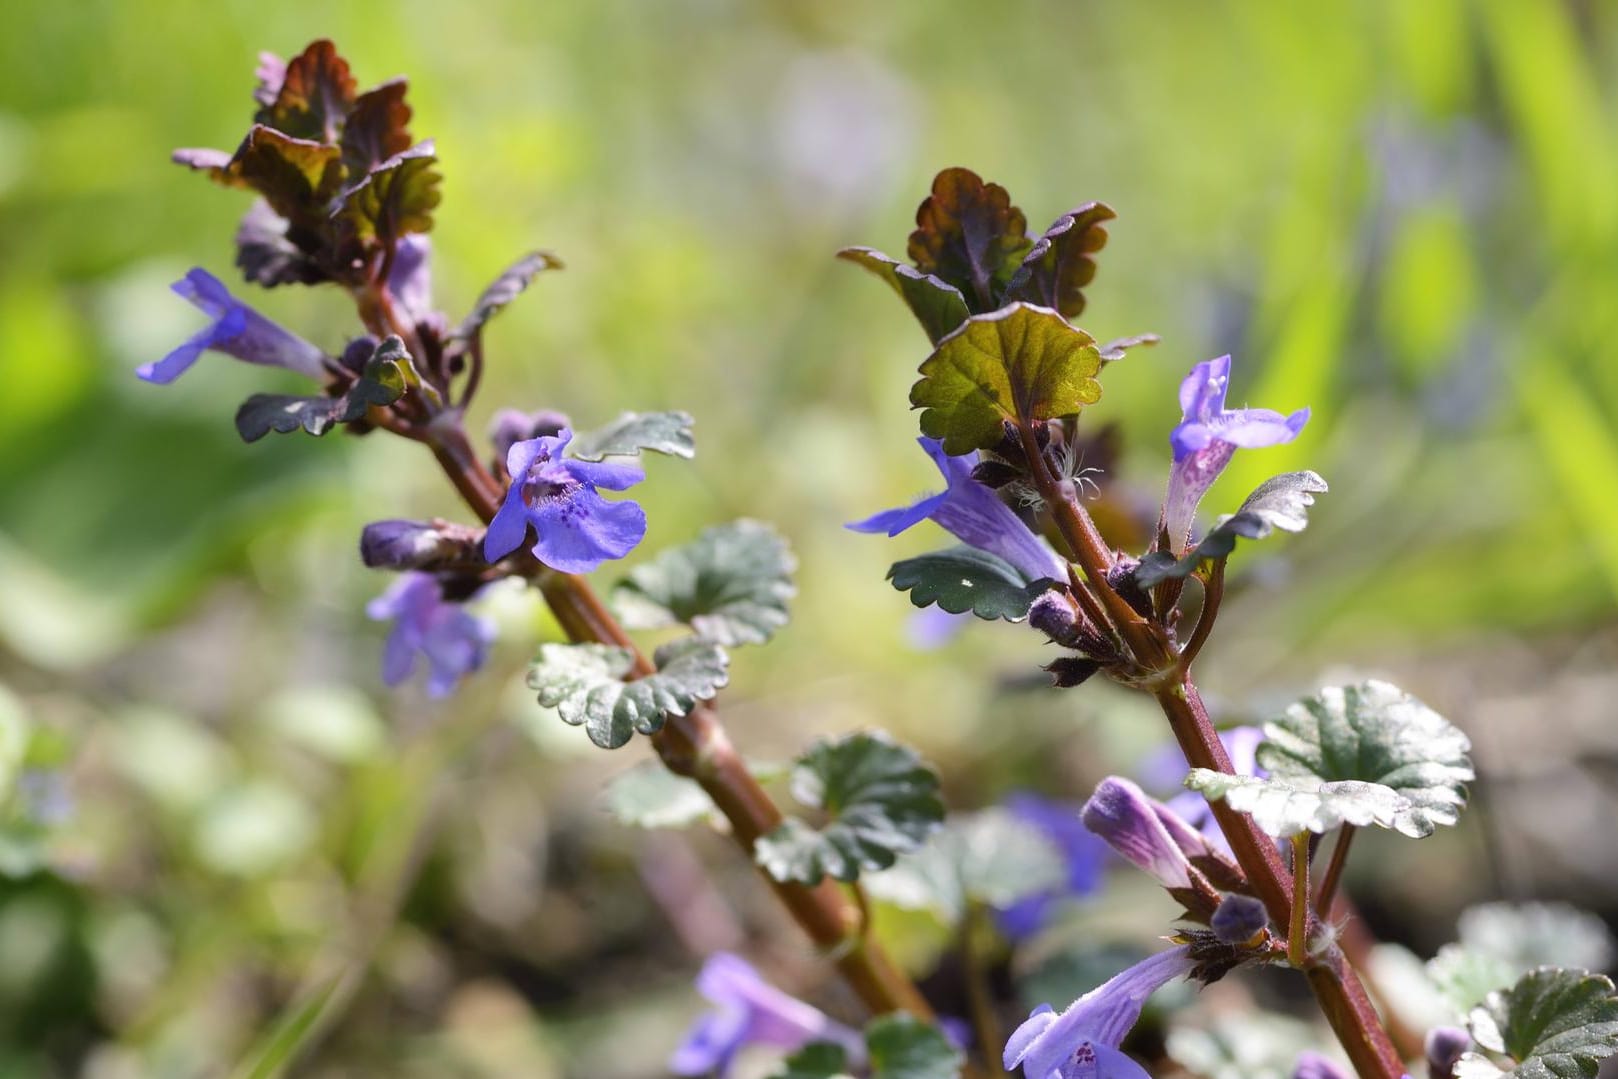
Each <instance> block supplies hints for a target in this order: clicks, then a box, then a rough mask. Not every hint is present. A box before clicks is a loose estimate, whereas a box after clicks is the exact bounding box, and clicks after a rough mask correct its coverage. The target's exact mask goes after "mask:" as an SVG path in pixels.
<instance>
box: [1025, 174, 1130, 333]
mask: <svg viewBox="0 0 1618 1079" xmlns="http://www.w3.org/2000/svg"><path fill="white" fill-rule="evenodd" d="M1117 216H1118V215H1117V214H1115V213H1113V212H1112V207H1110V206H1108V205H1107V204H1106V203H1104V202H1087V203H1085V204H1084V205H1083V206H1080V207H1079V208H1078V209H1076V210H1069V211H1068V212H1067V213H1065V214H1063V215H1062V216H1061V217H1059V218H1057V219H1056V223H1055V224H1053V225H1052V226H1051V227H1050V228H1048V229H1046V230H1045V235H1043V236H1041V237H1040V238H1039V239H1038V240H1036V241H1035V242H1034V246H1033V248H1032V249H1031V250H1030V251H1029V252H1028V254H1027V256H1026V257H1025V258H1024V259H1023V260H1022V265H1021V266H1020V267H1018V269H1017V272H1016V273H1015V274H1014V275H1013V276H1012V278H1011V280H1010V282H1009V283H1008V284H1007V285H1006V293H1005V298H1006V299H1007V300H1026V301H1027V302H1029V303H1033V304H1038V305H1039V306H1041V307H1051V308H1055V309H1056V310H1057V311H1060V312H1061V313H1062V317H1063V318H1067V319H1075V318H1078V317H1079V315H1080V314H1082V313H1083V312H1084V289H1085V286H1087V285H1088V284H1089V283H1090V282H1091V281H1093V280H1095V276H1096V260H1095V253H1096V252H1097V251H1100V250H1101V249H1102V248H1103V247H1105V246H1106V245H1107V230H1106V229H1105V228H1104V227H1103V224H1104V222H1107V221H1111V220H1112V219H1113V218H1115V217H1117Z"/></svg>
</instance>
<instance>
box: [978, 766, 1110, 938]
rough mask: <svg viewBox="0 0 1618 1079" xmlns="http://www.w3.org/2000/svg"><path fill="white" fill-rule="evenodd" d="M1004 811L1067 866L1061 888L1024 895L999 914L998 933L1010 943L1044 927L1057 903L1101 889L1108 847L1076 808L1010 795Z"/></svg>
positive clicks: (1046, 800)
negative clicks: (1029, 827) (1028, 828)
mask: <svg viewBox="0 0 1618 1079" xmlns="http://www.w3.org/2000/svg"><path fill="white" fill-rule="evenodd" d="M1006 808H1007V809H1009V810H1010V811H1011V812H1012V814H1013V815H1014V816H1016V817H1017V818H1018V819H1020V820H1022V821H1025V822H1026V823H1028V824H1030V825H1032V826H1033V827H1034V828H1037V829H1038V830H1039V831H1040V833H1041V834H1043V835H1044V836H1045V838H1046V839H1048V840H1050V841H1051V843H1052V845H1054V846H1055V847H1056V849H1057V850H1059V851H1061V852H1062V860H1063V862H1064V863H1065V864H1066V866H1067V880H1066V881H1065V882H1064V883H1063V885H1062V887H1061V888H1059V889H1057V890H1054V891H1049V892H1041V893H1038V894H1035V895H1030V896H1025V897H1024V898H1022V899H1019V900H1018V901H1017V902H1016V903H1013V904H1012V905H1011V906H1009V907H1007V908H1005V909H1004V910H1002V911H1000V912H999V915H998V918H997V920H998V921H999V923H1000V928H1001V930H1002V931H1004V932H1005V934H1006V936H1008V937H1010V938H1011V939H1012V940H1022V939H1023V938H1025V937H1029V936H1032V935H1033V934H1034V933H1036V932H1038V931H1039V929H1040V928H1041V927H1043V926H1044V924H1045V921H1046V919H1047V918H1048V917H1049V916H1050V909H1051V906H1052V905H1053V904H1054V903H1056V902H1057V901H1058V900H1060V899H1062V898H1064V897H1067V896H1086V895H1089V894H1091V893H1092V892H1094V891H1095V890H1096V889H1097V888H1098V887H1100V885H1101V873H1102V869H1103V867H1104V865H1105V861H1106V855H1107V845H1106V844H1105V843H1103V842H1102V841H1101V840H1100V839H1098V838H1097V837H1096V836H1095V835H1094V834H1093V833H1092V832H1091V831H1090V830H1089V829H1088V828H1086V827H1085V826H1084V822H1083V821H1082V820H1080V819H1079V811H1078V807H1076V806H1072V805H1068V804H1066V803H1064V802H1055V801H1051V800H1050V799H1048V798H1041V797H1040V796H1039V795H1037V794H1013V795H1012V796H1010V797H1009V798H1007V799H1006Z"/></svg>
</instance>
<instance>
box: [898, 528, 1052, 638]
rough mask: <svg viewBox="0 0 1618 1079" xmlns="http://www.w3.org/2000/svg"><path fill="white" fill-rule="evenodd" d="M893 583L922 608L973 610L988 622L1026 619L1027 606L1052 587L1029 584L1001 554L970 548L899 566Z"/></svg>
mask: <svg viewBox="0 0 1618 1079" xmlns="http://www.w3.org/2000/svg"><path fill="white" fill-rule="evenodd" d="M888 579H889V580H891V581H892V582H893V587H895V588H897V589H898V590H899V591H901V592H908V593H909V594H910V602H911V603H913V604H915V605H916V606H917V607H927V606H930V605H932V604H934V603H936V604H938V606H939V607H940V608H942V609H943V610H945V611H948V612H949V613H950V614H964V613H966V612H967V611H971V612H972V613H973V614H975V615H977V616H978V617H979V618H982V619H985V620H986V621H993V620H995V619H997V618H1001V619H1004V620H1006V621H1007V622H1021V621H1022V620H1023V619H1024V618H1027V617H1028V608H1029V607H1031V606H1033V603H1034V600H1036V599H1038V598H1039V596H1040V594H1041V593H1043V592H1044V591H1045V590H1046V589H1048V588H1050V587H1051V585H1052V583H1053V582H1052V580H1051V579H1050V578H1042V579H1040V580H1037V581H1030V580H1029V579H1028V578H1026V577H1025V576H1023V573H1022V571H1021V570H1019V569H1018V568H1017V567H1016V566H1013V565H1012V564H1011V563H1010V562H1007V561H1006V560H1005V559H1003V558H1001V557H1000V556H999V555H996V554H991V553H989V552H988V551H983V550H979V549H978V548H976V547H966V546H961V547H951V548H950V549H949V550H947V551H933V552H932V553H930V554H924V555H917V556H916V557H915V558H907V559H905V560H904V561H902V562H895V563H894V564H893V568H892V569H890V570H888Z"/></svg>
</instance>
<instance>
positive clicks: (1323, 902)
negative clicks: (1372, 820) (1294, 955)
mask: <svg viewBox="0 0 1618 1079" xmlns="http://www.w3.org/2000/svg"><path fill="white" fill-rule="evenodd" d="M1352 842H1354V826H1353V825H1352V824H1345V825H1343V827H1342V828H1341V830H1339V831H1338V833H1337V845H1336V846H1334V847H1332V849H1331V861H1330V862H1328V863H1326V875H1325V876H1323V877H1321V878H1320V895H1319V896H1317V897H1316V899H1315V912H1316V913H1317V914H1319V915H1320V916H1321V917H1322V918H1330V917H1331V904H1332V900H1333V899H1335V898H1336V897H1337V885H1338V883H1339V882H1340V881H1341V880H1342V879H1343V867H1344V866H1345V865H1347V864H1348V845H1349V844H1350V843H1352Z"/></svg>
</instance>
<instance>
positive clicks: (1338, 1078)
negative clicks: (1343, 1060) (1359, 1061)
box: [1292, 1050, 1353, 1079]
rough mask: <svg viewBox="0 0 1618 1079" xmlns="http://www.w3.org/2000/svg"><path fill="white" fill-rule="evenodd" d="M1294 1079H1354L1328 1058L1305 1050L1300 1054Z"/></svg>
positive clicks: (1293, 1074) (1293, 1075)
mask: <svg viewBox="0 0 1618 1079" xmlns="http://www.w3.org/2000/svg"><path fill="white" fill-rule="evenodd" d="M1292 1079H1353V1076H1351V1075H1349V1073H1348V1072H1346V1071H1344V1070H1343V1069H1342V1068H1339V1067H1338V1066H1337V1065H1336V1064H1335V1063H1333V1062H1332V1061H1331V1060H1330V1059H1328V1058H1327V1057H1323V1056H1321V1055H1320V1054H1319V1053H1311V1052H1309V1051H1307V1050H1305V1051H1304V1052H1302V1053H1299V1054H1298V1066H1297V1068H1296V1069H1295V1070H1294V1071H1293V1072H1292Z"/></svg>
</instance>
